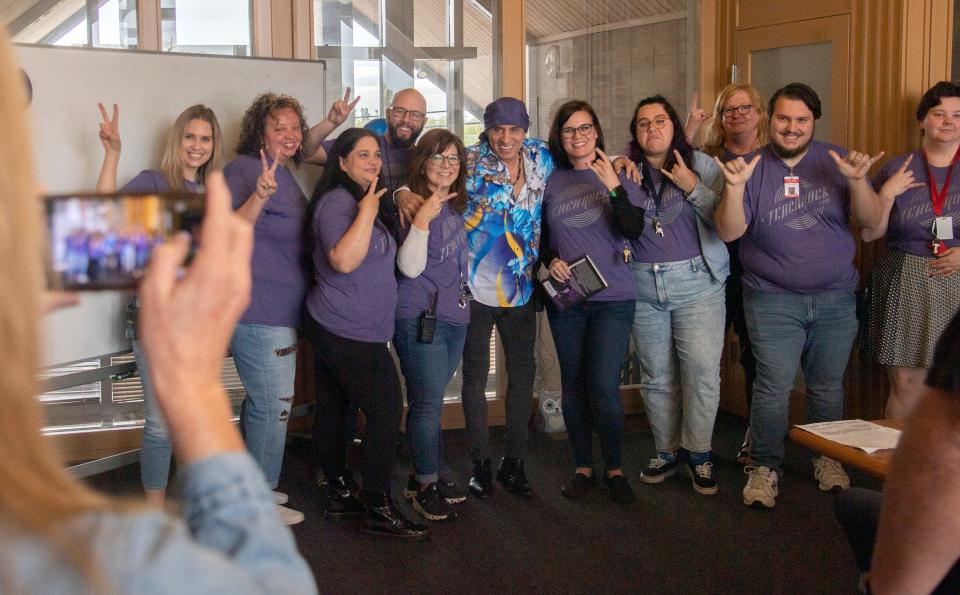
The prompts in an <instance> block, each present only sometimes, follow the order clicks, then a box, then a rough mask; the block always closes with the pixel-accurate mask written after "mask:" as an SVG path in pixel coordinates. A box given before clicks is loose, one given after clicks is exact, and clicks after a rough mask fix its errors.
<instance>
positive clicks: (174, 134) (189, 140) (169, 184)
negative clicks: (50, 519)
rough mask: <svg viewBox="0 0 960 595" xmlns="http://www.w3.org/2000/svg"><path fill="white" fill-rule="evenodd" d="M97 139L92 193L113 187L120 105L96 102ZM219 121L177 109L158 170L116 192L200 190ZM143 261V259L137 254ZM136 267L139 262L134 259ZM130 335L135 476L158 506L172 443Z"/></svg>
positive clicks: (216, 144)
mask: <svg viewBox="0 0 960 595" xmlns="http://www.w3.org/2000/svg"><path fill="white" fill-rule="evenodd" d="M100 114H101V116H102V118H103V121H102V122H101V123H100V142H101V143H103V150H104V154H103V164H102V165H101V166H100V177H99V178H97V192H114V191H116V188H117V165H118V164H119V162H120V146H121V142H120V108H119V107H118V106H117V105H116V104H114V105H113V115H112V117H111V116H108V115H107V110H106V109H105V108H104V106H103V104H102V103H101V104H100ZM221 143H222V137H221V135H220V123H219V122H217V116H216V115H215V114H214V113H213V110H211V109H210V108H208V107H206V106H205V105H193V106H190V107H188V108H187V109H185V110H183V111H182V112H181V113H180V115H179V116H177V119H176V120H175V121H174V122H173V125H172V126H171V127H170V129H169V130H168V131H167V140H166V142H165V143H164V145H163V156H162V157H161V158H160V169H159V170H156V169H148V170H144V171H142V172H140V173H139V174H138V175H137V176H136V177H134V178H133V179H132V180H130V181H129V182H127V183H126V184H125V185H124V186H123V187H122V188H121V189H120V192H170V191H179V192H184V191H186V192H199V191H201V190H202V189H203V186H204V179H205V178H206V175H207V172H210V171H214V170H218V169H220V168H221V167H222V165H223V161H222V159H223V157H222V155H223V149H222V144H221ZM150 232H151V230H146V229H144V230H131V237H130V241H131V242H132V243H133V244H138V243H139V244H143V243H144V242H145V240H144V238H145V237H146V235H147V234H149V233H150ZM140 260H141V261H143V258H141V259H140ZM139 264H140V265H141V266H142V265H144V264H145V262H140V263H139ZM137 307H138V305H137V302H136V299H133V300H131V304H130V306H129V309H130V310H132V313H131V314H132V315H131V316H129V318H130V319H132V320H134V321H135V320H136V319H137V315H136V310H137ZM128 335H132V336H131V338H132V339H133V355H134V359H135V360H136V362H137V370H138V372H139V373H140V381H141V384H142V385H143V404H144V422H143V437H142V439H141V443H140V481H141V483H142V484H143V492H144V494H145V496H146V499H147V501H148V502H151V503H154V504H159V505H162V504H163V501H164V498H165V495H166V490H167V481H168V478H169V475H170V455H171V453H172V446H171V444H170V436H169V434H168V432H167V424H166V422H165V421H164V419H163V414H162V413H161V412H160V410H159V408H158V407H157V403H156V397H155V396H154V391H153V383H152V382H151V381H150V369H149V368H148V367H147V360H146V358H145V357H144V355H143V350H142V349H141V347H140V341H139V339H138V337H137V332H136V329H135V328H133V329H128Z"/></svg>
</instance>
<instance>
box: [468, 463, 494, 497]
mask: <svg viewBox="0 0 960 595" xmlns="http://www.w3.org/2000/svg"><path fill="white" fill-rule="evenodd" d="M468 487H469V488H470V493H471V494H473V495H474V496H476V497H477V498H489V497H490V494H492V493H493V462H492V461H491V460H490V459H483V460H481V459H474V460H473V477H471V478H470V484H469V485H468Z"/></svg>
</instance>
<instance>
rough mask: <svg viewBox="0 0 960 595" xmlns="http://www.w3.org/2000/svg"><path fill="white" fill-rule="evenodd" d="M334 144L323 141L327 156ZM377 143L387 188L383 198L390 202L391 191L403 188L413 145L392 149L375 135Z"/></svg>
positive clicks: (381, 171) (385, 140)
mask: <svg viewBox="0 0 960 595" xmlns="http://www.w3.org/2000/svg"><path fill="white" fill-rule="evenodd" d="M334 142H335V141H334V140H332V139H331V140H325V141H323V150H324V151H326V152H327V155H329V154H330V150H331V149H332V148H333V143H334ZM377 142H378V143H379V144H380V156H381V158H382V159H383V167H382V168H381V169H380V177H381V178H382V179H383V186H386V187H387V194H386V195H385V196H386V197H387V198H389V199H390V200H391V201H392V200H393V191H394V190H396V189H397V188H399V187H400V186H403V184H404V183H405V182H406V180H407V162H408V161H410V154H411V152H412V150H413V145H410V146H409V147H407V148H399V147H394V146H393V145H391V144H390V143H388V142H387V139H386V137H384V136H380V135H377Z"/></svg>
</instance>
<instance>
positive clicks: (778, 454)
mask: <svg viewBox="0 0 960 595" xmlns="http://www.w3.org/2000/svg"><path fill="white" fill-rule="evenodd" d="M743 310H744V313H745V314H746V318H747V331H748V332H749V333H750V343H751V345H752V346H753V356H754V358H755V359H756V360H757V379H756V380H755V381H754V384H753V404H752V405H751V406H750V430H751V432H752V433H753V446H752V447H751V449H750V456H751V457H753V460H754V462H755V464H756V465H763V466H764V467H770V468H771V469H774V470H777V471H779V470H780V464H781V463H782V462H783V450H784V449H783V439H784V437H785V436H786V435H787V429H788V425H789V405H790V391H791V390H792V389H793V386H794V380H795V379H796V375H797V365H798V364H799V365H800V369H801V370H803V378H804V383H805V384H806V389H807V423H815V422H821V421H833V420H837V419H840V418H841V417H842V416H843V373H844V371H845V370H846V369H847V360H848V359H849V358H850V349H851V348H852V347H853V340H854V338H856V336H857V314H856V299H855V298H854V294H853V291H852V290H845V291H828V292H823V293H812V294H800V293H788V292H784V293H764V292H758V291H750V290H745V291H744V295H743Z"/></svg>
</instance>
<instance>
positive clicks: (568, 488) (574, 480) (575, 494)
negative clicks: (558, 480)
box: [560, 473, 597, 499]
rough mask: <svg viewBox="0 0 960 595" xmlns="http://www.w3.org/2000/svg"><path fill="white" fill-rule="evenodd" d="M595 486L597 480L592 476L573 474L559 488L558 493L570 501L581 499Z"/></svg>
mask: <svg viewBox="0 0 960 595" xmlns="http://www.w3.org/2000/svg"><path fill="white" fill-rule="evenodd" d="M595 485H597V478H595V477H594V476H592V475H591V476H590V477H587V476H586V475H584V474H583V473H574V474H573V477H571V478H570V479H568V480H567V483H565V484H563V487H561V488H560V493H561V494H563V495H564V496H565V497H567V498H571V499H576V498H581V497H583V496H585V495H586V494H587V492H589V491H590V490H591V489H592V488H593V486H595Z"/></svg>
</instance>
